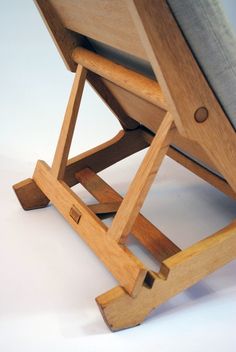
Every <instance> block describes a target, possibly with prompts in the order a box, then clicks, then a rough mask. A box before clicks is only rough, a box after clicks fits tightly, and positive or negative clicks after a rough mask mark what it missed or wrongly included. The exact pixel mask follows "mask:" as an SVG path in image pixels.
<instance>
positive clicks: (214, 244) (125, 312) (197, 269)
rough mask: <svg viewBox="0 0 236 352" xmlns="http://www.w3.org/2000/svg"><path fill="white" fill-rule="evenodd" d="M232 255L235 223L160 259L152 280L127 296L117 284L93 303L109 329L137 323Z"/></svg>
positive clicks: (235, 248)
mask: <svg viewBox="0 0 236 352" xmlns="http://www.w3.org/2000/svg"><path fill="white" fill-rule="evenodd" d="M235 258H236V222H235V221H234V222H233V223H231V224H229V225H228V226H226V227H225V228H224V229H222V230H220V231H218V232H216V233H215V234H213V235H211V236H209V237H207V238H206V239H204V240H201V241H200V242H198V243H196V244H194V245H192V246H191V247H189V248H187V249H185V250H183V251H181V252H178V253H176V254H175V255H173V256H172V257H170V258H167V259H166V260H164V261H163V262H162V266H161V269H160V272H159V273H156V274H154V273H153V278H154V279H155V280H154V283H153V285H152V287H151V288H150V287H149V288H148V287H147V286H145V285H143V286H142V288H141V290H140V291H139V293H138V295H137V296H135V297H131V296H130V295H129V294H128V293H127V292H126V291H125V290H124V289H123V288H122V287H121V286H117V287H115V288H113V289H112V290H110V291H108V292H106V293H104V294H102V295H100V296H99V297H97V298H96V302H97V304H98V306H99V308H100V310H101V313H102V315H103V318H104V320H105V322H106V323H107V325H108V326H109V328H110V329H111V330H112V331H117V330H121V329H126V328H130V327H133V326H136V325H138V324H140V323H141V322H142V321H143V320H144V319H145V318H146V317H147V316H148V315H149V314H150V312H151V311H152V310H153V309H155V308H157V307H158V306H160V305H161V304H162V303H164V302H166V301H167V300H168V299H170V298H171V297H173V296H175V295H176V294H178V293H179V292H181V291H183V290H185V289H187V288H188V287H190V286H192V285H194V284H195V283H197V282H198V281H200V280H201V279H202V278H204V277H205V276H206V275H208V274H210V273H212V272H214V271H215V270H217V269H218V268H220V267H222V266H223V265H225V264H227V263H228V262H230V261H231V260H233V259H235Z"/></svg>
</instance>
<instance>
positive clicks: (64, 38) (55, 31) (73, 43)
mask: <svg viewBox="0 0 236 352" xmlns="http://www.w3.org/2000/svg"><path fill="white" fill-rule="evenodd" d="M34 3H35V5H36V6H37V8H38V10H39V12H40V14H41V16H42V18H43V20H44V23H45V25H46V26H47V29H48V31H49V33H50V34H51V37H52V38H53V41H54V43H55V45H56V46H57V49H58V51H59V53H60V54H61V57H62V59H63V61H64V63H65V65H66V66H67V68H68V69H69V70H71V71H72V72H75V70H76V67H77V65H76V63H75V62H74V61H73V59H72V55H71V53H72V51H73V49H74V48H76V47H77V46H78V45H80V44H81V43H82V42H83V39H82V37H81V36H79V34H76V33H72V32H71V31H69V30H68V29H66V28H65V27H64V25H63V24H62V22H61V20H60V19H59V17H58V15H57V13H56V11H55V8H54V7H53V6H52V5H51V3H50V1H47V0H34Z"/></svg>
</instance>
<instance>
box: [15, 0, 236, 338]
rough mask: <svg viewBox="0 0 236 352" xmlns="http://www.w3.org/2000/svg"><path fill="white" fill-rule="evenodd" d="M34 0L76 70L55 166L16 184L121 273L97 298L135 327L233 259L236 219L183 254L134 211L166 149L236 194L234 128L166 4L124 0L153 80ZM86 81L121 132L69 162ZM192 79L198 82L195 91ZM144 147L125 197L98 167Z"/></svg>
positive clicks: (41, 165) (115, 321) (119, 323)
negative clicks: (130, 103) (151, 261)
mask: <svg viewBox="0 0 236 352" xmlns="http://www.w3.org/2000/svg"><path fill="white" fill-rule="evenodd" d="M36 2H37V5H38V6H39V9H40V11H41V12H42V14H43V16H44V18H45V19H46V22H47V24H48V26H49V28H50V30H51V32H52V34H53V36H54V38H55V40H56V42H57V45H58V46H59V48H60V51H61V52H62V54H63V57H64V59H65V60H66V62H67V64H68V65H69V66H70V67H71V69H74V68H75V67H76V73H75V79H74V83H73V87H72V90H71V94H70V98H69V102H68V106H67V110H66V113H65V118H64V122H63V125H62V129H61V134H60V137H59V140H58V145H57V148H56V152H55V156H54V160H53V163H52V167H49V166H48V165H47V164H46V163H45V162H43V161H38V163H37V165H36V168H35V172H34V175H33V178H32V179H27V180H24V181H22V182H20V183H18V184H16V185H15V186H14V190H15V192H16V195H17V197H18V199H19V201H20V203H21V205H22V207H23V208H24V209H25V210H30V209H37V208H41V207H45V206H47V204H48V203H49V201H50V202H52V204H53V205H54V206H55V207H56V208H57V209H58V211H59V212H60V213H61V214H62V215H63V216H64V218H65V219H66V220H67V221H68V222H69V223H70V224H71V226H72V227H73V228H74V230H75V231H76V232H77V233H78V234H79V235H80V236H81V237H82V238H83V239H84V240H85V241H86V242H87V244H88V245H89V246H90V247H91V249H92V250H93V251H94V252H95V253H96V254H97V256H98V257H99V258H100V259H101V260H102V261H103V263H104V264H105V265H106V267H107V268H108V269H109V270H110V271H111V273H112V274H113V275H114V277H115V278H116V279H117V281H118V282H119V286H117V287H115V288H114V289H112V290H110V291H108V292H106V293H104V294H102V295H101V296H99V297H97V298H96V301H97V303H98V305H99V307H100V309H101V312H102V315H103V317H104V319H105V321H106V322H107V324H108V326H109V327H110V328H111V330H113V331H116V330H120V329H124V328H127V327H131V326H135V325H137V324H139V323H140V322H142V321H143V320H144V319H145V317H146V316H147V315H148V314H149V312H150V311H151V310H152V309H153V308H155V307H157V306H159V305H160V304H161V303H163V302H165V301H166V300H167V299H169V298H170V297H172V296H174V295H176V294H177V293H178V292H180V291H182V290H184V289H186V288H188V287H190V286H191V285H193V284H195V283H196V282H197V281H199V280H201V279H202V278H204V277H205V276H206V275H208V274H209V273H211V272H213V271H214V270H216V269H218V268H220V267H221V266H222V265H224V264H226V263H228V262H230V261H231V260H233V259H235V257H236V222H235V221H234V222H233V223H232V224H230V225H228V226H226V227H225V228H224V229H222V230H220V231H218V232H217V233H215V234H213V235H211V236H209V237H207V238H206V239H204V240H202V241H200V242H198V243H197V244H194V245H193V246H191V247H190V248H188V249H185V250H181V249H180V248H178V247H177V246H176V245H175V244H174V243H173V242H172V241H171V240H169V239H168V238H167V237H166V236H165V235H164V234H163V233H162V232H161V231H160V230H158V229H157V228H156V227H155V226H154V225H153V224H152V223H150V222H149V221H148V220H147V219H146V218H145V217H144V216H143V215H142V214H141V213H140V209H141V207H142V205H143V202H144V200H145V198H146V195H147V193H148V191H149V188H150V186H151V184H152V183H153V180H154V178H155V176H156V174H157V172H158V169H159V167H160V165H161V162H162V160H163V158H164V156H165V155H169V156H170V157H172V158H173V159H175V160H177V161H178V162H179V163H181V164H183V165H184V166H185V167H187V168H189V169H190V170H191V171H193V172H195V173H196V174H197V175H199V176H201V177H202V178H203V179H205V180H207V181H208V182H209V183H211V184H212V185H214V186H215V187H217V188H219V189H220V190H221V191H223V192H225V193H226V194H227V195H229V196H231V197H233V198H236V197H235V191H236V178H235V175H236V163H235V160H236V138H235V131H234V130H233V128H232V126H231V125H230V123H229V121H228V119H227V117H226V116H225V114H224V112H223V110H222V108H221V107H220V105H219V103H218V101H217V100H216V98H215V96H214V94H213V92H212V90H211V89H210V87H209V86H208V84H207V82H206V80H205V78H204V76H203V74H202V72H201V71H200V69H199V67H198V65H197V63H196V61H195V60H194V58H193V56H192V53H191V51H190V50H189V48H188V46H187V44H186V42H185V40H184V38H183V36H182V34H181V32H180V30H179V28H178V26H177V25H176V22H175V20H174V19H173V17H172V15H171V12H170V10H169V8H168V6H167V5H166V2H165V1H151V0H150V1H149V0H148V1H146V2H145V4H144V2H143V1H141V0H132V1H129V2H128V3H129V7H130V13H131V14H132V16H133V20H134V22H135V24H136V27H137V31H138V32H139V34H140V37H141V38H142V42H143V46H144V48H145V49H146V53H147V56H148V57H149V60H150V62H151V64H152V67H153V69H154V71H155V73H156V75H157V77H158V83H157V82H155V81H152V80H150V79H148V78H146V77H143V76H142V75H140V74H138V73H135V72H133V71H131V70H128V69H126V68H124V67H121V66H119V65H117V64H115V63H113V62H111V61H109V60H107V59H105V58H103V57H101V56H98V55H97V54H95V53H94V52H92V51H91V50H89V49H88V46H87V48H85V47H84V44H83V45H82V44H81V42H80V43H78V40H75V39H74V37H73V34H72V33H70V32H69V31H66V30H65V29H64V28H63V27H62V26H61V24H60V22H59V21H58V19H57V17H56V16H52V11H53V10H52V9H51V8H50V5H49V3H47V2H46V1H36ZM150 14H152V15H150ZM155 18H159V19H160V20H159V21H156V20H155ZM58 33H59V34H60V35H58ZM62 34H63V36H62ZM62 37H63V38H62ZM65 38H67V40H65ZM173 40H174V41H175V45H174V46H173V45H172V44H173ZM65 43H66V44H65ZM173 47H174V49H173ZM176 56H177V57H178V58H179V61H178V64H176ZM181 60H182V61H181ZM75 63H76V65H75ZM176 65H177V66H178V67H176ZM183 66H184V67H185V71H184V72H187V73H186V74H184V75H183V74H182V73H183V72H180V69H181V67H183ZM127 77H128V78H129V79H128V80H127ZM86 79H87V80H88V81H89V82H90V84H91V85H92V86H93V87H94V88H95V90H96V91H97V92H98V93H99V95H100V96H101V97H102V98H103V100H104V101H105V102H106V104H108V106H109V107H110V108H111V109H112V111H113V112H114V113H115V115H116V116H117V117H118V119H119V121H120V123H121V125H122V127H123V130H122V131H121V132H119V134H118V135H117V136H116V137H114V138H113V139H112V140H110V141H108V142H107V143H104V144H102V145H100V146H98V147H96V148H93V149H92V150H90V151H88V152H86V153H83V154H81V155H79V156H76V157H75V158H72V159H70V160H68V154H69V150H70V145H71V141H72V137H73V132H74V128H75V123H76V119H77V114H78V110H79V106H80V101H81V96H82V92H83V88H84V83H85V80H86ZM193 81H194V82H196V85H197V88H196V90H194V91H193V90H192V86H191V85H192V82H193ZM159 84H160V85H159ZM114 87H119V88H120V89H121V92H122V89H124V90H125V91H126V92H127V94H131V95H132V96H134V97H135V98H136V99H141V100H142V101H143V102H144V103H145V102H149V103H150V104H152V106H155V107H156V108H157V110H155V111H156V112H157V115H156V119H155V121H154V120H153V121H149V122H147V123H148V124H149V125H148V127H150V128H148V129H147V128H145V127H143V126H142V125H140V122H142V121H140V120H138V119H137V120H134V119H132V118H130V117H128V116H127V114H126V113H125V111H124V110H123V109H122V106H121V105H120V104H119V102H118V101H117V100H116V98H115V97H114V95H113V94H112V89H113V88H114ZM190 95H191V96H190ZM202 114H203V115H204V116H205V117H206V118H205V117H204V121H202V123H199V118H198V117H199V116H200V120H201V117H202ZM198 115H199V116H198ZM219 116H220V118H221V121H222V122H221V123H220V124H219V123H218V121H219V120H218V118H219ZM216 119H217V120H216ZM209 132H210V133H211V134H212V136H213V137H212V138H209ZM219 136H220V138H219ZM186 144H187V145H188V146H192V145H195V146H196V147H195V148H192V149H191V150H192V152H193V155H195V156H197V157H198V158H199V159H200V160H204V161H206V162H207V163H208V165H211V166H212V168H214V169H217V170H218V171H219V172H220V173H221V174H222V176H223V177H224V178H223V177H219V176H217V174H216V173H214V172H210V171H208V170H207V169H206V168H204V167H203V166H202V165H201V164H199V163H197V162H194V161H193V160H191V159H190V158H189V157H187V156H186V155H185V154H183V153H181V152H180V151H179V149H178V147H180V148H181V147H182V146H185V145H186ZM173 145H175V147H174V146H173ZM176 146H177V147H176ZM147 147H149V148H148V150H147V152H146V155H145V157H144V159H143V161H142V163H141V165H140V167H139V169H138V171H137V173H136V175H135V177H134V179H133V181H132V182H131V185H130V187H129V189H128V192H127V194H126V195H125V197H124V199H122V197H121V196H120V195H119V194H118V193H117V192H116V191H115V190H114V189H112V188H111V187H110V186H109V185H108V184H107V183H105V182H104V181H103V180H102V179H101V178H100V177H99V176H98V175H97V173H98V172H99V171H101V170H103V169H105V168H107V167H109V166H111V165H113V164H114V163H116V162H118V161H119V160H122V159H124V158H125V157H127V156H129V155H132V154H133V153H135V152H137V151H139V150H142V149H144V148H147ZM190 148H191V147H190ZM77 183H81V184H82V185H83V186H84V187H85V188H86V189H87V190H88V191H89V192H90V193H91V194H92V195H93V196H94V197H95V198H96V199H97V201H98V203H97V204H94V205H91V206H88V205H86V204H85V203H84V202H83V201H82V200H81V199H80V198H79V196H78V195H76V194H75V193H74V192H72V190H71V189H70V187H72V186H73V185H75V184H77ZM103 214H111V215H114V214H115V216H114V219H113V222H112V225H111V226H110V228H108V227H107V226H106V225H105V224H104V223H103V222H102V221H101V219H100V217H99V216H101V215H103ZM131 232H132V234H133V235H134V236H135V237H136V238H137V240H138V241H139V242H140V243H141V244H142V245H143V246H145V247H146V248H147V250H148V251H149V252H150V253H151V254H152V255H153V256H154V257H155V258H156V260H157V261H158V262H160V263H161V268H160V271H159V272H158V273H156V272H153V271H151V270H149V269H148V268H146V267H145V265H144V264H143V263H142V262H141V261H140V260H139V259H138V258H136V257H135V256H134V254H133V253H132V252H130V250H129V249H128V248H127V247H126V240H127V237H128V235H129V233H131Z"/></svg>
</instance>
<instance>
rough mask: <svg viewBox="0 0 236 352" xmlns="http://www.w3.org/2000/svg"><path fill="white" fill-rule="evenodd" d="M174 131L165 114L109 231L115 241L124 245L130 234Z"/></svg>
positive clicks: (169, 119) (169, 118)
mask: <svg viewBox="0 0 236 352" xmlns="http://www.w3.org/2000/svg"><path fill="white" fill-rule="evenodd" d="M175 131H176V129H175V126H174V124H173V118H172V116H171V115H170V114H169V113H167V114H166V115H165V118H164V120H163V122H162V123H161V126H160V128H159V129H158V131H157V134H156V136H155V137H154V139H153V141H152V143H151V145H150V147H149V149H148V151H147V153H146V155H145V157H144V160H143V162H142V164H141V166H140V168H139V170H138V172H137V174H136V175H135V178H134V180H133V182H132V183H131V185H130V187H129V189H128V192H127V194H126V196H125V198H124V200H123V202H122V204H121V206H120V208H119V210H118V212H117V214H116V216H115V218H114V220H113V222H112V225H111V227H110V229H109V232H108V233H109V235H110V236H111V237H112V238H114V239H115V240H116V241H118V242H120V243H124V242H125V240H126V238H127V236H128V234H129V233H130V231H131V229H132V226H133V224H134V222H135V220H136V218H137V216H138V213H139V211H140V209H141V207H142V205H143V202H144V199H145V197H146V195H147V193H148V191H149V189H150V187H151V185H152V183H153V181H154V178H155V176H156V173H157V171H158V169H159V167H160V165H161V162H162V160H163V158H164V156H165V155H166V153H167V150H168V148H169V145H170V142H171V139H172V137H173V132H175Z"/></svg>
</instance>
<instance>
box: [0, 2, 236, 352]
mask: <svg viewBox="0 0 236 352" xmlns="http://www.w3.org/2000/svg"><path fill="white" fill-rule="evenodd" d="M224 4H225V8H226V11H227V13H228V15H229V17H230V19H231V21H232V23H233V24H234V25H235V23H234V22H233V21H234V19H235V12H236V2H235V1H233V0H228V1H227V0H224ZM0 8H1V11H0V18H1V21H0V26H1V31H0V36H1V55H0V62H1V66H0V67H1V85H0V89H1V94H0V96H1V99H0V119H1V128H0V175H1V187H0V207H1V209H0V210H1V212H0V213H1V215H0V225H1V231H0V351H3V352H7V351H17V352H19V351H24V352H26V351H53V350H55V351H81V352H83V351H106V350H107V351H108V350H112V351H118V350H119V351H120V350H130V351H143V350H144V349H146V350H149V351H161V352H165V351H168V352H169V351H173V350H175V351H182V352H183V351H188V352H190V351H199V350H200V349H202V350H209V351H219V352H220V351H222V349H223V350H224V351H225V352H226V351H227V352H234V351H235V350H236V337H235V326H236V299H235V297H236V295H235V294H236V281H235V279H236V263H235V262H233V263H231V264H229V265H227V266H225V267H224V268H222V269H221V270H219V271H217V272H216V273H214V274H212V275H210V276H209V277H208V278H206V279H205V280H203V281H202V282H200V283H198V284H197V285H195V286H194V287H192V288H191V289H189V290H187V291H186V292H184V293H181V294H179V295H178V296H176V297H175V298H173V299H171V300H170V301H169V302H167V303H166V304H164V305H163V306H161V307H160V308H159V309H157V310H156V311H155V312H154V313H153V314H152V315H151V317H150V318H149V319H147V320H146V321H145V323H144V324H143V325H141V326H140V327H137V328H134V329H129V330H125V331H121V332H118V333H115V334H112V333H110V331H109V330H108V328H107V327H106V325H105V323H104V322H103V320H102V317H101V315H100V312H99V310H98V308H97V306H96V304H95V302H94V298H95V297H96V296H98V295H99V294H101V293H103V292H105V291H106V290H108V289H110V288H112V287H113V286H114V285H116V282H115V280H114V279H113V278H112V276H111V275H110V274H109V273H108V272H107V271H106V269H105V268H104V267H103V265H102V264H101V263H100V261H99V260H98V259H97V258H96V257H95V256H94V254H93V253H92V252H91V251H90V250H89V248H88V247H87V246H86V245H85V244H84V243H83V242H82V240H81V239H80V238H79V237H78V236H77V235H76V234H75V233H74V232H73V230H72V229H71V228H70V227H69V225H68V224H67V223H66V222H65V221H64V220H63V218H62V217H61V216H60V215H59V214H58V213H57V212H56V210H55V209H54V208H53V207H48V208H46V209H42V210H37V211H32V212H24V211H23V210H22V209H21V208H20V206H19V203H18V201H17V200H16V197H15V195H14V193H13V191H12V190H11V185H12V184H14V183H16V182H18V181H20V180H22V179H24V178H27V177H30V176H31V175H32V172H33V170H34V166H35V162H36V160H37V159H44V160H46V161H47V162H48V163H50V162H51V160H52V157H53V152H54V149H55V145H56V141H57V138H58V134H59V129H60V125H61V122H62V119H63V114H64V111H65V107H66V103H67V100H68V96H69V91H70V87H71V84H72V79H73V74H72V73H70V72H68V71H67V70H66V69H65V67H64V64H63V62H62V60H61V58H60V56H59V55H58V53H57V50H56V49H55V46H54V44H53V42H52V40H51V38H50V36H49V34H48V32H47V30H46V27H45V26H44V24H43V22H42V20H41V18H40V16H39V14H38V12H37V11H36V8H35V6H34V4H33V2H31V1H30V0H22V1H17V0H15V1H14V0H9V1H4V0H2V1H1V4H0ZM119 129H120V127H119V124H118V122H117V121H116V120H115V118H113V117H112V114H111V112H110V111H109V110H108V109H107V108H106V107H105V106H104V105H103V103H102V102H101V101H100V100H99V99H98V98H97V96H96V94H95V93H94V92H93V91H92V90H91V88H90V87H89V86H87V85H86V87H85V92H84V95H83V100H82V106H81V109H80V113H79V118H78V123H77V128H76V133H75V137H74V140H73V146H72V150H71V155H76V154H78V153H80V152H82V151H84V150H86V149H88V148H90V147H92V146H95V145H97V144H99V143H101V142H103V141H105V140H107V139H108V138H110V137H112V136H114V135H115V134H116V132H117V131H118V130H119ZM143 155H144V152H140V153H138V154H137V155H135V156H132V157H131V158H129V159H128V160H125V161H122V162H121V163H119V165H115V166H114V167H112V168H110V169H108V170H105V171H104V172H102V173H101V175H102V176H103V177H104V178H105V179H106V180H108V181H109V182H110V183H111V184H112V185H113V187H114V188H116V189H117V190H118V191H120V192H121V193H122V194H124V193H125V192H126V190H127V186H128V183H129V181H130V179H131V177H132V175H134V173H135V170H136V169H137V167H138V164H139V162H140V161H141V159H142V157H143ZM76 190H77V191H78V192H79V194H80V196H81V197H82V198H83V199H85V200H86V201H88V202H92V201H93V199H92V197H91V196H89V195H88V194H87V193H86V192H85V191H84V190H82V189H81V188H79V187H77V188H76ZM142 211H143V213H144V214H145V215H146V216H147V217H148V218H149V219H150V220H151V221H153V222H154V223H155V224H156V225H157V226H158V227H159V228H160V229H161V230H162V231H163V232H165V233H166V234H168V236H169V237H170V238H171V239H172V240H173V241H174V242H176V244H177V245H179V246H180V247H182V248H185V247H187V246H188V245H190V244H192V243H194V242H196V241H198V240H199V239H201V238H203V237H204V236H206V235H208V234H211V233H213V232H214V231H216V230H217V229H219V228H221V227H223V226H225V225H226V224H227V223H229V222H230V221H232V220H233V219H234V218H235V217H236V216H235V215H236V209H235V202H233V201H232V200H230V199H228V198H227V197H226V196H224V195H223V194H222V193H220V192H218V191H217V190H215V189H214V188H213V187H211V186H209V185H208V184H206V183H205V182H204V181H202V180H200V179H199V178H198V177H196V176H194V175H193V174H191V173H190V172H188V171H187V170H185V169H183V168H182V167H181V166H179V165H177V164H176V163H175V162H173V161H171V160H170V159H168V158H166V160H165V161H164V163H163V166H162V167H161V170H160V173H159V175H158V178H157V182H155V184H154V185H153V187H152V190H151V192H150V194H149V196H148V199H147V200H146V202H145V205H144V207H143V209H142ZM131 247H132V249H133V250H134V251H135V252H136V251H137V252H138V253H140V255H141V257H142V259H143V260H144V261H147V262H148V264H149V265H150V266H151V267H152V268H154V269H155V268H156V264H155V263H154V262H152V261H150V260H149V259H148V258H147V257H146V256H145V253H143V252H141V250H140V249H139V248H137V247H136V245H135V244H131Z"/></svg>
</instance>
